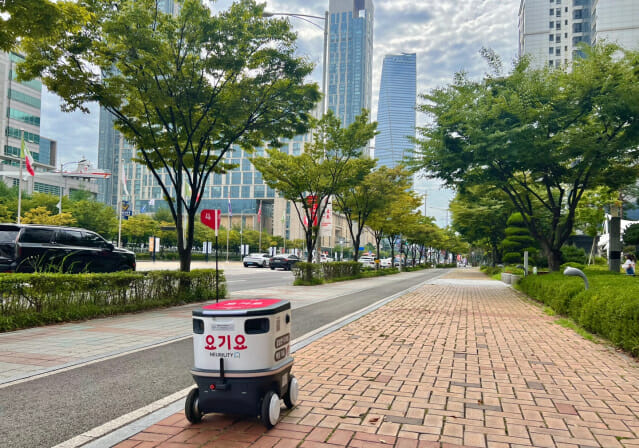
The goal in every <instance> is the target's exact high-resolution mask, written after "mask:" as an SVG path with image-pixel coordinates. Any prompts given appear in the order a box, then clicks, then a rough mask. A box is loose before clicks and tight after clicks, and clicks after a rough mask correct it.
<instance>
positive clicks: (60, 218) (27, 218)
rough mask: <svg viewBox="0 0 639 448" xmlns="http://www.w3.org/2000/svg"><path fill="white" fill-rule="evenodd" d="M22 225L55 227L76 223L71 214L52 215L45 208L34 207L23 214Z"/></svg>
mask: <svg viewBox="0 0 639 448" xmlns="http://www.w3.org/2000/svg"><path fill="white" fill-rule="evenodd" d="M20 222H22V223H23V224H45V225H55V226H73V225H75V223H76V221H75V219H74V218H73V216H72V215H71V213H68V212H63V213H58V214H56V215H54V214H53V213H51V211H50V210H47V208H46V207H43V206H41V207H35V208H32V209H31V210H29V211H26V212H24V215H23V216H22V218H21V221H20Z"/></svg>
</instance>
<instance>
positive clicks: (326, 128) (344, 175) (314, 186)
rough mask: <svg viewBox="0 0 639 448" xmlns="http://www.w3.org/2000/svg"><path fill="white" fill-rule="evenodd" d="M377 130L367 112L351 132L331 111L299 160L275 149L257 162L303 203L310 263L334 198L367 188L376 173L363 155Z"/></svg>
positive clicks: (270, 181) (273, 182)
mask: <svg viewBox="0 0 639 448" xmlns="http://www.w3.org/2000/svg"><path fill="white" fill-rule="evenodd" d="M376 127H377V123H369V122H368V112H367V111H366V110H363V111H362V114H361V115H359V116H358V117H357V118H356V119H355V121H354V122H353V123H351V124H350V125H349V126H348V127H345V128H344V127H342V121H341V120H340V119H339V118H338V117H336V116H335V115H334V114H333V113H332V112H330V111H329V112H328V113H327V114H326V115H324V116H323V117H322V118H321V119H320V120H318V121H316V122H315V123H314V126H313V141H312V142H311V143H307V144H306V146H305V148H304V152H303V153H302V154H300V155H298V156H294V155H289V154H285V153H282V152H280V151H278V150H277V149H276V148H272V149H269V150H267V153H268V157H256V158H255V159H253V164H254V165H255V168H257V169H258V170H259V171H260V172H261V173H262V176H263V177H264V182H266V184H267V185H268V186H269V187H271V188H273V189H275V190H277V191H278V192H279V193H280V194H281V195H282V196H283V197H284V198H286V199H288V200H289V201H293V202H296V203H297V207H295V210H296V211H297V216H298V218H299V221H300V224H301V225H302V226H303V227H304V232H305V240H306V250H307V251H308V261H309V262H311V261H312V257H313V248H314V247H315V244H316V243H317V238H318V235H319V232H318V229H319V227H320V226H321V221H322V217H323V216H324V212H325V211H326V207H327V206H328V200H329V198H330V197H331V196H333V195H334V194H336V193H337V192H339V191H343V190H344V189H345V188H346V186H347V185H352V184H357V183H359V182H361V180H362V179H363V177H364V175H365V174H366V173H367V172H368V171H369V170H370V159H364V158H362V157H361V155H362V148H364V147H365V146H366V145H367V144H368V142H369V141H370V140H371V139H372V138H373V137H374V136H375V128H376ZM307 198H313V200H309V199H307ZM313 203H314V204H316V207H314V206H313ZM314 218H315V219H314ZM314 222H315V224H314Z"/></svg>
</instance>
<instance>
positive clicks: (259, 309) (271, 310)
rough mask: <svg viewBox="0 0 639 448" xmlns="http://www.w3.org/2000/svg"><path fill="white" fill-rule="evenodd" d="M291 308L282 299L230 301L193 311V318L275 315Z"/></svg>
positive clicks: (287, 302) (286, 301)
mask: <svg viewBox="0 0 639 448" xmlns="http://www.w3.org/2000/svg"><path fill="white" fill-rule="evenodd" d="M290 308H291V304H290V302H289V301H288V300H282V299H231V300H224V301H222V302H218V303H212V304H210V305H205V306H203V307H202V308H200V309H197V310H193V315H194V316H221V315H224V316H228V315H235V316H242V315H257V314H262V315H263V314H275V313H279V312H280V311H284V310H287V309H290Z"/></svg>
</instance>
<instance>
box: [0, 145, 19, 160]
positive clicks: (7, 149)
mask: <svg viewBox="0 0 639 448" xmlns="http://www.w3.org/2000/svg"><path fill="white" fill-rule="evenodd" d="M4 155H5V156H14V157H20V148H16V147H15V146H8V145H4Z"/></svg>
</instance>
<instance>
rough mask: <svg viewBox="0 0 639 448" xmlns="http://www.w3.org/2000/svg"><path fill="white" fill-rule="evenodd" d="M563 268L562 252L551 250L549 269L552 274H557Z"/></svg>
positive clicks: (549, 252)
mask: <svg viewBox="0 0 639 448" xmlns="http://www.w3.org/2000/svg"><path fill="white" fill-rule="evenodd" d="M560 266H561V250H559V249H551V250H549V251H548V269H549V270H550V272H555V271H558V270H559V269H560Z"/></svg>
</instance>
